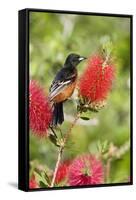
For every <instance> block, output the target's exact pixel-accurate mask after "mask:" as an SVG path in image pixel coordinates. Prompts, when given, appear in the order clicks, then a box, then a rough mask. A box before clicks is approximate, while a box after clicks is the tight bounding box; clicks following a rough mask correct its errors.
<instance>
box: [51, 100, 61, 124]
mask: <svg viewBox="0 0 136 200" xmlns="http://www.w3.org/2000/svg"><path fill="white" fill-rule="evenodd" d="M53 106H54V110H53V119H52V124H51V125H52V126H57V125H58V124H62V123H63V121H64V113H63V103H62V102H61V103H55V104H54V105H53Z"/></svg>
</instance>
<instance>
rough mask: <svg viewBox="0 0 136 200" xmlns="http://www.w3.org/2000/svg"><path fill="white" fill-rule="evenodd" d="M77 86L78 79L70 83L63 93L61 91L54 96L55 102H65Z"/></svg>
mask: <svg viewBox="0 0 136 200" xmlns="http://www.w3.org/2000/svg"><path fill="white" fill-rule="evenodd" d="M75 86H76V80H75V81H74V82H73V83H71V84H69V85H68V86H67V87H66V88H65V89H64V90H63V91H62V92H61V93H59V94H58V95H57V96H56V97H54V99H53V102H54V103H60V102H63V101H65V100H67V99H68V98H69V97H71V95H72V94H73V92H74V89H75Z"/></svg>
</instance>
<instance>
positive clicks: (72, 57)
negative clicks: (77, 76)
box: [64, 53, 86, 67]
mask: <svg viewBox="0 0 136 200" xmlns="http://www.w3.org/2000/svg"><path fill="white" fill-rule="evenodd" d="M85 59H86V57H84V56H80V55H78V54H74V53H71V54H69V55H68V57H67V58H66V61H65V64H64V66H65V67H76V66H77V65H78V64H79V63H80V62H81V61H82V60H85Z"/></svg>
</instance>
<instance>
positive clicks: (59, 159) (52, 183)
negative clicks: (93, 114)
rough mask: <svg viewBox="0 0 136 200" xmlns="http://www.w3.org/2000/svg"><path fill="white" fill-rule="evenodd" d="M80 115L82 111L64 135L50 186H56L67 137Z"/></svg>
mask: <svg viewBox="0 0 136 200" xmlns="http://www.w3.org/2000/svg"><path fill="white" fill-rule="evenodd" d="M79 117H80V113H77V115H76V117H75V119H74V121H73V123H72V124H71V126H70V128H69V130H68V131H67V133H66V134H65V137H64V140H63V142H62V145H61V146H60V147H59V151H58V158H57V162H56V165H55V170H54V173H53V178H52V181H51V185H50V187H53V186H54V183H55V179H56V175H57V171H58V167H59V164H60V161H61V158H62V154H63V149H64V147H65V144H66V142H67V139H68V137H69V135H70V133H71V131H72V129H73V127H74V126H75V124H76V122H77V120H78V119H79Z"/></svg>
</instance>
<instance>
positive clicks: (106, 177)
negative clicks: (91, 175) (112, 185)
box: [105, 158, 111, 183]
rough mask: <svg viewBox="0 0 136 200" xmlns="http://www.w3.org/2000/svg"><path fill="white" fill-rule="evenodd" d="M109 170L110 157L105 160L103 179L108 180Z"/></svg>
mask: <svg viewBox="0 0 136 200" xmlns="http://www.w3.org/2000/svg"><path fill="white" fill-rule="evenodd" d="M110 170H111V158H109V159H108V160H107V163H106V166H105V181H106V183H107V182H108V179H109V176H110Z"/></svg>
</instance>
